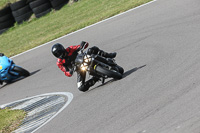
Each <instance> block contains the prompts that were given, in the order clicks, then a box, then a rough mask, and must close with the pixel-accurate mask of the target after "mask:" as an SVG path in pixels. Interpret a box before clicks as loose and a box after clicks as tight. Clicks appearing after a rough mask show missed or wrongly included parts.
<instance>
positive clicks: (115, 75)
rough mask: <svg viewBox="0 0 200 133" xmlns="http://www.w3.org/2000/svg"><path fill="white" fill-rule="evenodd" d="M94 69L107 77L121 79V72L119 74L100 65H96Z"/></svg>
mask: <svg viewBox="0 0 200 133" xmlns="http://www.w3.org/2000/svg"><path fill="white" fill-rule="evenodd" d="M96 71H97V72H99V73H101V74H103V75H107V76H108V77H112V78H114V79H121V78H122V74H120V73H119V72H117V71H115V70H109V69H108V68H105V67H102V66H97V67H96Z"/></svg>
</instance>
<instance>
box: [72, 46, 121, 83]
mask: <svg viewBox="0 0 200 133" xmlns="http://www.w3.org/2000/svg"><path fill="white" fill-rule="evenodd" d="M74 64H75V67H74V70H75V71H87V72H88V73H89V75H91V76H93V77H97V78H99V79H100V80H101V81H102V84H103V83H104V82H105V79H107V78H113V79H117V80H118V79H121V78H122V76H123V73H124V69H123V68H122V67H121V66H119V65H117V64H116V62H115V60H114V59H112V58H105V57H102V56H100V55H98V54H97V55H95V54H92V55H89V54H87V52H84V46H83V47H82V48H81V49H80V51H79V53H78V55H77V57H76V59H75V63H74Z"/></svg>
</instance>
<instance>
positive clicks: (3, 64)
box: [0, 55, 30, 83]
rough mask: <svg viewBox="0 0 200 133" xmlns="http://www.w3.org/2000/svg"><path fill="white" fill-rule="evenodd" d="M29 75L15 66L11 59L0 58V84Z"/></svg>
mask: <svg viewBox="0 0 200 133" xmlns="http://www.w3.org/2000/svg"><path fill="white" fill-rule="evenodd" d="M29 75H30V73H29V72H28V71H27V70H26V69H24V68H22V67H20V66H17V65H15V63H14V62H13V61H12V59H9V58H8V57H6V56H4V55H3V56H0V80H1V81H2V82H6V83H10V82H12V81H13V80H16V79H18V78H20V77H22V76H23V77H27V76H29Z"/></svg>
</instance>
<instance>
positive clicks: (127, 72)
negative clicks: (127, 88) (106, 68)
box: [122, 65, 146, 79]
mask: <svg viewBox="0 0 200 133" xmlns="http://www.w3.org/2000/svg"><path fill="white" fill-rule="evenodd" d="M145 66H146V65H143V66H140V67H135V68H133V69H131V70H128V71H126V72H125V73H124V74H123V78H125V77H127V76H129V75H130V74H132V73H133V72H135V71H137V70H139V69H141V68H143V67H145ZM123 78H122V79H123Z"/></svg>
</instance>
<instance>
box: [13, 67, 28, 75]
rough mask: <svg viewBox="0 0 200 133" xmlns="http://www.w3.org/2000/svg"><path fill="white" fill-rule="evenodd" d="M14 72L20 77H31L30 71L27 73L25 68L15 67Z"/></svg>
mask: <svg viewBox="0 0 200 133" xmlns="http://www.w3.org/2000/svg"><path fill="white" fill-rule="evenodd" d="M13 71H15V72H17V73H19V75H20V76H24V77H28V76H30V73H29V71H27V70H26V69H24V68H21V67H18V66H15V67H14V68H13Z"/></svg>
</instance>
